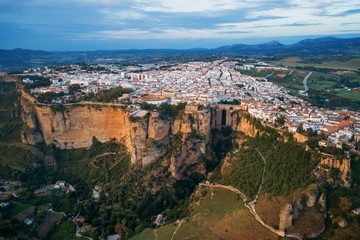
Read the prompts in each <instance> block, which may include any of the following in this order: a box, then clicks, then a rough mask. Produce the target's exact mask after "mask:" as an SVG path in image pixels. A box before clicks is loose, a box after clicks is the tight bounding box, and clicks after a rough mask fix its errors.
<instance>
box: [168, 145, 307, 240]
mask: <svg viewBox="0 0 360 240" xmlns="http://www.w3.org/2000/svg"><path fill="white" fill-rule="evenodd" d="M256 151H257V152H258V153H259V155H260V156H261V159H262V160H263V162H264V168H263V174H262V178H261V183H260V186H259V189H258V192H257V194H256V196H255V198H254V200H252V201H250V202H248V199H247V197H246V195H245V194H244V193H243V192H241V191H240V190H239V189H237V188H235V187H233V186H229V185H222V184H211V183H208V182H207V183H200V184H199V186H205V187H210V188H223V189H227V190H230V191H232V192H234V193H236V194H238V195H239V196H240V197H241V198H242V200H243V202H244V204H245V207H247V208H248V209H249V210H250V213H251V214H252V215H253V216H254V217H255V219H256V221H258V222H259V223H260V224H261V225H263V226H264V227H265V228H267V229H268V230H270V231H271V232H273V233H275V234H276V235H278V236H281V237H289V238H295V239H299V240H301V239H302V238H301V237H299V236H296V235H292V234H286V233H285V232H284V231H280V230H277V229H275V228H273V227H272V226H270V225H268V224H266V223H265V222H264V221H263V220H262V219H261V217H260V216H259V215H258V214H257V212H256V209H255V205H256V201H257V199H258V197H259V194H260V192H261V188H262V185H263V183H264V178H265V169H266V159H265V157H264V156H263V155H262V153H261V152H260V151H259V149H258V148H256ZM179 227H180V226H179ZM179 227H178V228H179ZM176 231H177V229H176V230H175V232H174V234H175V233H176ZM171 239H172V238H171Z"/></svg>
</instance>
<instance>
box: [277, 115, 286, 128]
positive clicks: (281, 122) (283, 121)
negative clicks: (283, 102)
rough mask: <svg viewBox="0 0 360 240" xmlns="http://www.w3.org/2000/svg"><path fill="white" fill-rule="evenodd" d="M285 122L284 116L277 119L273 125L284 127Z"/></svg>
mask: <svg viewBox="0 0 360 240" xmlns="http://www.w3.org/2000/svg"><path fill="white" fill-rule="evenodd" d="M285 121H286V118H285V116H284V115H281V116H280V117H278V118H277V119H276V120H275V124H276V125H277V126H284V124H285Z"/></svg>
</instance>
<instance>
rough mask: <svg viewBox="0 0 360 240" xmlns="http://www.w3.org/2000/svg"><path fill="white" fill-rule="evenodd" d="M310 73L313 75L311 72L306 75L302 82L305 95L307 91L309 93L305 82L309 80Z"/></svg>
mask: <svg viewBox="0 0 360 240" xmlns="http://www.w3.org/2000/svg"><path fill="white" fill-rule="evenodd" d="M312 73H313V72H309V73H308V75H306V77H305V78H304V80H303V83H304V91H305V93H306V92H307V91H309V87H308V85H307V80H308V79H309V77H310V76H311V74H312Z"/></svg>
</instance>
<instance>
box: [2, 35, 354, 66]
mask: <svg viewBox="0 0 360 240" xmlns="http://www.w3.org/2000/svg"><path fill="white" fill-rule="evenodd" d="M338 54H345V55H357V54H360V38H349V39H341V38H334V37H325V38H317V39H306V40H302V41H300V42H298V43H295V44H290V45H283V44H281V43H279V42H277V41H271V42H268V43H264V44H257V45H246V44H235V45H229V46H222V47H219V48H214V49H204V48H195V49H184V50H179V49H143V50H137V49H129V50H112V51H110V50H109V51H81V52H66V51H63V52H47V51H34V50H27V49H14V50H0V71H7V72H10V71H16V70H20V69H26V68H31V67H43V66H53V65H63V64H74V63H104V62H107V63H109V61H110V62H114V63H120V64H129V63H151V62H159V61H175V60H176V61H190V60H206V59H209V58H210V59H212V58H217V57H219V55H230V56H237V55H239V56H244V55H268V56H273V55H275V56H294V55H299V56H316V55H325V56H331V55H338Z"/></svg>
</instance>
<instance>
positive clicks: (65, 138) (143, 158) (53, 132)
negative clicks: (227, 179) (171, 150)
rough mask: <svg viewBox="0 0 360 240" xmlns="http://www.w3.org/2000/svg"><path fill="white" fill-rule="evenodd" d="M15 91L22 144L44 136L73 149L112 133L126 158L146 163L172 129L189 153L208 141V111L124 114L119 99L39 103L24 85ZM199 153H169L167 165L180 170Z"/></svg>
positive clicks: (160, 150) (47, 140) (162, 148)
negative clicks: (191, 136) (192, 138)
mask: <svg viewBox="0 0 360 240" xmlns="http://www.w3.org/2000/svg"><path fill="white" fill-rule="evenodd" d="M20 92H21V97H20V103H21V106H22V113H21V116H22V119H23V121H24V122H25V123H26V125H27V128H26V129H25V130H24V131H23V132H22V141H23V143H25V144H31V145H34V144H37V143H41V142H44V143H46V144H47V145H49V144H54V145H55V146H56V147H58V148H60V149H73V148H87V147H90V146H91V144H92V141H93V138H94V137H95V138H97V139H98V140H99V141H101V142H106V141H109V140H111V139H116V140H117V141H118V142H121V143H122V144H124V145H125V146H126V148H127V149H128V151H129V153H130V155H131V161H132V163H141V164H142V165H143V166H147V165H149V164H151V163H153V162H154V161H156V160H157V159H159V158H160V157H161V156H162V155H164V154H165V153H166V152H167V150H168V149H167V148H168V147H169V143H170V140H171V139H172V138H173V137H174V136H175V135H176V134H184V138H183V140H182V144H181V147H180V149H182V150H181V152H183V151H187V152H189V154H190V155H191V154H192V152H195V151H199V154H205V148H206V145H207V144H208V143H209V142H210V137H211V125H210V119H211V114H210V112H209V111H195V112H192V113H182V114H181V115H180V116H178V117H176V118H171V117H169V116H164V115H160V114H159V113H158V112H147V111H140V112H139V113H135V114H134V115H133V116H130V113H129V112H128V111H126V109H125V108H124V107H123V106H121V105H115V104H101V103H99V104H96V103H94V104H91V103H88V104H80V103H79V104H63V105H47V104H39V103H36V99H35V98H33V97H32V96H30V95H29V94H27V93H26V92H25V91H23V90H20ZM195 132H196V134H197V135H199V136H201V139H198V140H197V141H196V144H195V142H194V144H193V146H192V145H191V144H190V143H186V139H187V136H188V135H189V134H191V133H195ZM189 144H190V145H189ZM199 154H195V155H193V156H192V157H190V159H191V160H185V159H184V158H188V157H189V156H188V155H186V154H178V153H177V154H174V155H173V156H171V158H172V159H173V160H172V161H173V164H172V165H173V166H172V168H173V169H174V171H175V170H176V171H175V172H174V174H175V175H176V174H178V172H181V171H180V170H179V171H178V169H180V168H181V165H183V164H190V162H196V161H198V159H196V157H195V156H197V157H199ZM168 157H169V156H168ZM189 161H190V162H189ZM174 163H175V164H174Z"/></svg>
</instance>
